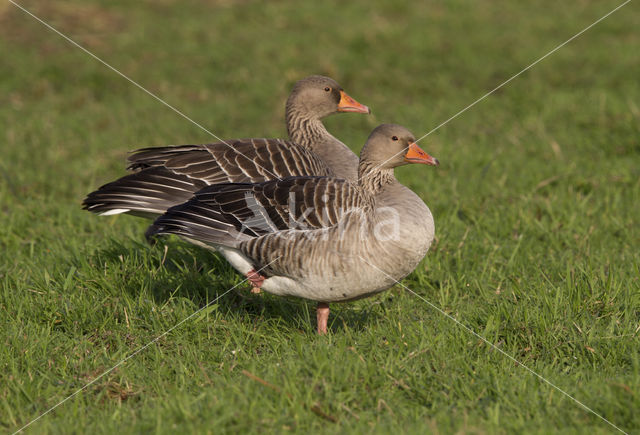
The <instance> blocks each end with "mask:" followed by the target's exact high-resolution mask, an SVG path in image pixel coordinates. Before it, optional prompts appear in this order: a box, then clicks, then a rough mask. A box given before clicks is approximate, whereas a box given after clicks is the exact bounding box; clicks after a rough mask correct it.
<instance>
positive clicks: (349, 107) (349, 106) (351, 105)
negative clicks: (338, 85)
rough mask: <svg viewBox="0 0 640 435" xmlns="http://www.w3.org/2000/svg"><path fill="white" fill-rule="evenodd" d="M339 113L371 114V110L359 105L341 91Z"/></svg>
mask: <svg viewBox="0 0 640 435" xmlns="http://www.w3.org/2000/svg"><path fill="white" fill-rule="evenodd" d="M338 112H355V113H371V109H369V108H368V107H367V106H365V105H364V104H360V103H358V102H357V101H356V100H354V99H353V98H351V97H350V96H349V95H347V93H346V92H345V91H340V102H339V103H338Z"/></svg>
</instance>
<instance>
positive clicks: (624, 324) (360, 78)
mask: <svg viewBox="0 0 640 435" xmlns="http://www.w3.org/2000/svg"><path fill="white" fill-rule="evenodd" d="M619 3H620V2H618V1H610V0H606V1H598V2H596V1H580V2H558V1H546V2H544V3H543V4H539V2H535V4H534V3H533V2H532V3H531V4H526V2H517V3H516V2H506V1H499V2H471V1H461V0H456V1H453V2H446V3H445V2H426V3H423V2H397V1H395V0H394V1H391V0H388V1H375V2H370V1H357V2H331V3H322V4H319V3H317V2H302V3H297V2H296V3H293V2H292V3H286V2H271V3H269V4H268V5H264V4H262V3H258V2H255V3H254V2H228V1H219V2H214V3H210V2H195V1H180V2H179V1H172V0H163V1H158V2H150V1H149V2H124V1H115V2H112V1H110V2H106V1H104V2H96V1H92V2H88V1H79V0H78V1H77V2H76V1H68V0H65V1H60V2H47V3H45V2H35V1H27V0H25V1H24V2H23V4H24V5H25V6H26V7H28V8H30V10H32V11H33V12H34V13H36V14H37V15H39V16H41V17H42V18H43V19H44V20H46V21H47V22H49V23H51V24H52V25H54V26H55V27H56V28H58V29H59V30H61V31H62V32H64V33H65V34H67V35H69V36H70V37H71V38H73V39H74V40H76V41H78V42H79V43H81V44H83V45H84V46H86V47H87V48H88V49H89V50H91V51H92V52H94V53H96V54H97V55H98V56H100V57H102V58H104V59H105V60H106V61H107V62H109V63H111V64H112V65H114V66H115V67H116V68H118V69H120V70H122V71H123V72H124V73H125V74H127V75H129V76H130V77H132V78H133V79H134V80H136V81H138V82H140V83H141V84H142V85H143V86H145V87H147V88H148V89H150V90H151V91H153V92H155V93H157V94H158V95H159V96H161V97H162V98H163V99H165V100H166V101H167V102H169V103H170V104H173V105H175V106H176V107H177V108H179V109H180V110H182V111H184V112H185V113H186V114H188V115H189V116H190V117H192V118H193V119H194V120H196V121H197V122H199V123H201V124H202V125H204V126H205V127H207V128H208V129H210V130H212V131H213V132H215V133H216V134H217V135H219V136H220V137H238V136H240V137H248V136H271V137H282V136H284V135H285V128H284V122H283V120H282V118H283V106H284V100H285V98H286V96H287V93H288V90H289V89H290V87H291V85H292V83H293V82H294V81H295V80H296V79H298V78H301V77H304V76H306V75H308V74H313V73H320V74H327V75H331V76H332V77H334V78H336V79H337V80H338V81H339V82H340V83H341V84H342V85H343V86H344V88H345V89H346V90H347V91H348V92H349V93H350V94H351V95H352V96H354V97H355V98H356V99H358V100H359V101H361V102H363V103H364V104H367V105H369V106H370V107H372V109H373V111H374V115H372V116H369V117H366V116H360V115H340V116H335V117H333V118H331V119H329V120H328V122H327V124H328V126H329V128H330V130H331V131H332V132H334V134H336V136H338V137H339V138H341V139H343V140H344V141H345V142H346V143H348V144H350V145H351V146H353V148H354V149H355V150H358V149H359V147H360V146H361V144H362V143H364V140H365V139H366V137H367V135H368V134H369V132H370V130H371V129H372V128H373V127H374V126H376V125H377V124H379V123H381V122H395V123H399V124H403V125H406V126H407V127H409V128H410V129H411V130H412V131H413V132H414V133H415V134H416V135H421V134H424V133H426V132H427V131H429V130H431V129H432V128H433V127H435V126H436V125H438V124H439V123H441V122H442V121H444V120H445V119H447V118H449V117H450V116H451V115H452V114H454V113H456V112H457V111H458V110H460V109H461V108H463V107H465V106H466V105H468V104H469V103H471V102H472V101H474V100H475V99H476V98H478V97H479V96H481V95H483V94H484V93H485V92H487V91H488V90H490V89H492V88H494V87H495V86H497V85H498V84H500V83H501V82H502V81H504V80H506V79H507V78H509V77H510V76H511V75H512V74H515V73H516V72H517V71H519V70H520V69H522V68H523V67H524V66H526V65H528V64H529V63H531V62H533V61H534V60H536V59H537V58H539V57H540V56H542V55H544V54H545V53H547V52H548V51H549V50H551V49H552V48H553V47H555V46H556V45H557V44H559V43H561V42H563V41H565V40H566V39H568V38H569V37H571V36H572V35H574V34H575V33H577V32H578V31H580V30H582V29H583V28H584V27H586V26H587V25H589V24H591V23H592V22H593V21H595V20H596V19H598V18H600V17H601V16H602V15H604V14H605V13H607V12H608V11H610V10H611V9H613V8H614V7H615V6H617V5H618V4H619ZM639 20H640V11H639V10H638V5H637V4H636V3H635V2H631V3H630V4H628V5H627V6H625V7H624V8H623V9H621V10H620V11H618V12H617V13H615V14H614V15H612V16H611V17H609V18H607V19H606V20H605V21H603V22H602V23H600V24H598V25H597V26H595V27H594V28H592V29H591V30H589V31H588V32H586V33H585V34H584V35H582V36H581V37H580V38H578V39H577V40H575V41H573V42H571V43H570V44H569V45H567V46H566V47H564V48H562V49H561V50H559V51H558V52H556V53H555V54H553V55H552V56H550V57H549V58H547V59H545V60H544V61H543V62H541V63H540V64H538V65H536V66H535V67H534V68H532V69H531V70H530V71H528V72H526V73H524V74H522V75H521V76H520V77H518V78H517V79H515V80H513V81H512V82H511V83H509V84H508V85H507V86H505V87H504V88H502V89H501V90H499V91H498V92H496V93H495V94H494V95H492V96H490V97H489V98H487V99H486V100H484V101H482V102H481V103H479V104H478V105H476V106H474V107H473V108H472V109H470V110H469V111H467V112H465V113H464V114H463V115H461V116H459V117H458V118H456V119H455V120H453V121H451V122H450V123H449V124H447V125H446V126H444V127H442V128H440V129H439V130H437V131H436V132H435V133H433V134H432V135H430V136H429V137H428V138H426V139H425V140H423V141H422V142H421V146H422V147H423V148H424V149H425V150H427V151H428V152H429V153H431V154H433V155H435V156H437V157H438V158H439V159H440V161H441V163H442V166H441V167H440V168H439V169H433V168H426V167H407V168H401V169H399V170H398V171H397V175H398V178H399V179H400V180H401V181H402V182H404V183H405V184H407V185H408V186H410V187H411V188H412V189H414V190H415V191H416V192H417V193H418V194H419V195H420V196H421V197H422V198H423V199H424V200H425V201H426V202H427V204H428V205H429V206H430V208H431V210H432V212H433V214H434V217H435V221H436V230H437V241H436V243H435V244H434V246H433V248H432V249H431V251H430V252H429V254H428V255H427V257H426V259H425V260H424V261H423V262H422V264H421V265H420V266H419V267H418V269H417V270H416V271H415V272H414V273H413V274H412V275H411V276H409V277H408V278H407V279H406V280H405V281H404V282H403V284H405V285H407V286H408V287H409V288H411V289H413V290H414V291H416V292H417V293H418V294H420V295H421V296H423V297H424V298H426V299H427V300H429V301H431V302H432V303H434V304H435V305H437V306H438V307H440V308H441V309H442V310H444V311H445V312H447V313H449V314H451V315H453V316H455V317H456V318H457V319H459V320H460V321H461V322H463V323H464V324H465V325H467V326H468V327H469V328H471V329H473V330H474V331H476V332H477V333H479V334H481V335H482V336H484V337H486V338H487V340H489V341H490V342H491V343H494V344H495V345H496V346H498V347H499V348H500V349H502V350H504V351H505V352H507V353H509V354H510V355H513V356H514V357H515V358H516V359H518V360H519V361H520V362H522V363H523V364H525V365H527V366H528V367H530V368H531V369H533V370H535V371H536V372H537V373H539V374H540V375H542V376H544V377H545V378H546V379H548V380H549V381H550V382H552V383H554V384H556V385H557V386H558V387H559V388H561V389H563V390H565V391H567V392H568V393H569V394H571V395H573V396H574V397H575V398H576V399H578V400H580V401H582V402H583V403H584V404H586V405H587V406H589V407H591V408H592V409H594V410H595V411H596V412H598V413H600V414H601V415H603V416H604V417H606V418H607V419H609V420H610V421H611V422H613V423H614V424H615V425H617V426H619V427H621V428H622V429H624V430H626V431H627V432H630V433H640V412H638V410H639V409H640V352H638V349H640V331H639V327H640V281H639V277H640V251H639V247H640V231H639V228H638V217H639V216H640V201H639V199H640V181H639V180H640V145H639V143H640V142H639V139H640V128H639V126H640V82H639V81H638V79H637V77H639V76H640V57H638V46H639V44H640V34H639V33H638V31H637V23H638V21H639ZM0 50H1V52H2V53H3V55H2V56H0V77H1V79H0V126H1V128H0V133H1V134H0V144H1V145H0V149H1V152H2V159H0V180H1V181H0V283H1V284H0V325H1V327H0V429H2V430H3V431H6V432H12V431H14V430H17V429H18V428H20V427H21V426H22V425H24V424H26V423H28V422H29V421H30V420H31V419H33V418H35V417H36V416H38V415H39V414H41V413H42V412H44V411H45V410H47V409H48V408H49V407H51V406H53V405H55V404H56V403H57V402H58V401H60V400H62V399H64V398H65V397H67V396H68V395H69V394H71V393H72V392H74V391H75V390H76V389H78V388H80V387H82V386H83V385H85V384H86V383H87V382H88V381H90V380H92V379H94V378H95V376H97V375H99V374H100V373H102V372H103V371H104V370H106V369H108V368H110V367H112V366H113V365H114V364H116V363H117V362H118V361H120V360H121V359H122V358H124V357H126V356H127V355H129V354H131V353H132V352H134V351H135V350H136V349H138V348H139V347H140V346H143V345H145V344H146V343H148V342H149V341H150V340H152V339H154V338H155V337H157V336H158V335H160V334H161V333H163V332H164V331H166V330H168V329H169V328H172V327H173V326H174V325H176V324H177V323H178V322H180V321H182V320H183V319H185V318H186V317H188V316H189V315H191V314H192V313H194V312H195V311H196V310H198V309H199V308H200V307H203V306H205V304H207V303H208V302H211V301H213V300H214V299H215V298H216V295H220V294H222V293H224V292H225V291H226V290H227V289H229V288H230V287H232V286H234V285H236V284H238V283H239V282H240V281H241V278H240V277H239V276H238V275H236V274H235V273H234V271H233V270H232V269H231V268H230V267H229V266H228V265H227V264H226V263H225V262H224V261H223V260H222V259H220V258H218V257H216V256H214V255H212V254H210V253H208V252H205V251H203V250H201V249H199V248H196V247H192V246H190V245H188V244H186V243H183V242H180V241H179V240H177V239H170V240H168V241H167V242H166V245H165V244H158V245H156V246H153V247H150V246H148V245H147V244H146V243H145V242H144V237H143V232H144V229H145V225H146V224H147V223H146V222H145V221H143V220H141V219H136V218H133V217H128V216H119V217H110V218H100V217H97V216H94V215H91V214H89V213H87V212H84V211H82V210H81V209H80V203H81V201H82V198H83V197H84V195H85V194H86V193H88V192H89V191H91V190H93V189H95V188H96V187H98V186H99V185H101V184H102V183H104V182H107V181H110V180H112V179H114V178H116V177H119V176H120V175H122V174H124V159H125V156H126V152H127V151H129V150H132V149H135V148H138V147H143V146H160V145H166V144H179V143H203V142H208V141H211V140H212V138H211V137H210V136H209V135H207V134H206V133H205V132H203V131H202V130H200V129H198V128H197V127H196V126H194V125H193V124H191V123H189V122H188V121H186V120H185V119H183V118H181V117H180V116H178V115H177V114H176V113H174V112H172V111H171V110H169V109H167V108H166V107H165V106H163V105H162V104H160V103H159V102H158V101H156V100H154V99H152V98H151V97H149V96H148V95H146V94H144V93H143V92H142V91H140V90H139V89H137V88H135V87H134V86H133V85H131V84H130V83H128V82H127V81H125V80H124V79H122V78H121V77H119V76H117V75H116V74H115V73H114V72H112V71H110V70H108V69H107V68H105V67H104V66H103V65H101V64H100V63H98V62H97V61H96V60H94V59H92V58H90V57H89V56H87V55H86V54H85V53H83V52H81V51H80V50H79V49H77V48H75V47H73V46H72V45H70V44H69V43H68V42H66V41H64V40H63V39H62V38H60V37H59V36H57V35H55V34H54V33H52V32H51V31H49V30H47V29H46V28H45V27H44V26H42V25H41V24H39V23H38V22H37V21H35V20H34V19H32V18H31V17H29V16H27V15H25V14H24V13H22V12H20V11H19V10H17V9H16V8H15V7H13V6H11V5H10V4H9V3H2V5H1V6H0ZM165 246H166V249H167V250H166V251H165ZM313 318H314V312H313V305H312V304H310V303H307V302H305V301H303V300H295V299H284V298H277V297H275V296H271V295H268V294H262V295H252V294H250V293H249V292H248V287H247V286H246V285H241V286H239V287H238V288H237V289H235V290H233V291H232V292H230V293H229V294H227V295H226V296H224V297H223V298H221V299H220V300H219V301H217V303H215V304H214V305H212V306H211V307H210V308H207V309H206V310H204V311H203V312H202V313H200V314H198V315H196V316H195V317H194V318H192V319H190V320H188V321H186V322H185V323H183V324H182V325H180V326H179V327H177V328H176V329H174V330H173V331H172V332H170V333H169V334H167V335H166V336H164V337H162V338H161V339H160V340H158V342H157V343H155V344H153V345H151V346H149V347H148V348H146V349H145V350H143V351H142V352H140V353H139V354H137V355H135V356H134V357H133V358H131V359H130V360H129V361H128V362H127V363H126V364H124V365H122V366H120V367H119V368H118V369H116V370H114V371H113V372H111V373H109V374H108V375H106V376H104V377H102V378H101V379H99V380H98V381H97V382H95V383H94V384H92V385H91V386H89V387H88V388H87V389H86V390H85V391H83V392H82V393H80V394H78V395H76V396H74V397H73V398H72V399H70V400H68V401H67V402H65V403H64V404H63V405H61V406H60V407H59V408H57V409H56V410H55V411H53V412H52V413H50V414H48V415H46V416H44V417H43V418H42V419H40V420H39V421H37V422H35V423H34V424H33V425H32V426H31V427H30V428H29V429H28V430H27V432H30V433H43V432H50V433H73V432H102V433H107V432H109V433H111V432H113V431H119V432H121V433H125V432H126V433H128V432H142V431H154V432H159V433H165V432H167V433H168V432H175V431H176V430H180V431H184V432H211V433H224V432H237V431H261V430H267V431H276V432H281V431H299V432H303V431H326V432H336V431H340V432H347V433H349V432H351V433H359V432H376V433H385V432H388V431H403V432H409V433H419V432H425V431H433V432H440V433H454V432H462V433H513V432H524V433H547V432H562V433H584V432H587V431H589V432H593V433H609V432H611V431H612V430H613V428H612V427H611V426H609V425H607V424H606V423H605V422H603V421H602V420H600V419H599V418H597V417H596V416H594V415H593V414H590V413H588V412H586V411H585V410H584V409H582V408H581V407H580V406H578V405H577V404H576V403H574V402H573V401H571V400H570V399H568V398H567V397H564V396H563V395H562V394H560V393H559V392H558V391H556V390H554V389H553V388H551V387H549V386H548V385H547V384H545V383H543V382H541V381H540V380H539V379H537V378H536V377H534V376H533V375H531V374H530V373H529V372H527V371H526V370H525V369H524V368H523V367H521V366H518V365H517V364H514V362H513V361H511V360H509V359H508V358H506V357H505V356H504V355H502V354H500V353H499V352H497V351H495V350H494V349H492V348H491V347H489V346H488V345H486V344H484V343H483V342H482V341H480V340H479V339H478V338H476V337H474V336H473V335H471V334H470V333H469V332H467V331H465V330H464V329H463V328H461V327H460V326H458V325H456V324H455V323H454V322H453V321H451V320H450V319H447V318H446V317H445V316H443V315H442V314H441V313H438V312H437V311H435V310H433V309H432V308H431V307H429V306H428V305H427V304H426V303H424V302H422V301H421V300H420V299H418V298H417V297H415V296H413V295H412V294H410V293H409V292H406V291H404V290H403V289H402V288H401V287H399V286H397V287H396V288H393V289H391V290H390V291H388V292H385V293H383V294H381V295H379V296H377V297H373V298H370V299H365V300H362V301H358V302H356V303H348V304H342V305H340V304H334V305H333V306H332V318H331V321H332V324H331V333H330V334H329V335H328V336H325V337H318V336H316V335H315V334H314V321H313ZM258 379H260V380H263V381H265V382H266V383H267V385H265V384H264V383H263V382H260V380H258ZM321 414H326V415H328V416H330V417H331V418H332V419H334V420H336V421H337V422H336V423H332V422H329V421H327V419H326V418H325V417H323V416H322V415H321Z"/></svg>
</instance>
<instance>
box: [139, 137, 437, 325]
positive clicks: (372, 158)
mask: <svg viewBox="0 0 640 435" xmlns="http://www.w3.org/2000/svg"><path fill="white" fill-rule="evenodd" d="M414 142H415V138H414V136H413V135H412V134H411V133H410V132H409V131H408V130H407V129H405V128H404V127H401V126H398V125H393V124H384V125H381V126H379V127H377V128H376V129H375V130H374V131H373V132H372V133H371V135H370V136H369V139H368V140H367V143H366V144H365V146H364V148H363V150H362V153H361V158H360V164H359V180H358V182H357V183H351V182H348V181H346V180H344V179H339V178H336V177H309V176H307V177H294V178H287V179H284V180H273V181H267V182H262V183H257V184H250V183H238V184H227V185H216V186H209V187H207V188H204V189H202V190H201V191H199V192H197V193H196V195H195V197H194V198H193V199H191V200H190V201H188V202H187V203H185V204H182V205H179V206H176V207H173V208H171V209H169V210H168V211H167V213H166V214H164V215H163V216H161V217H160V218H158V219H157V220H156V221H155V222H154V224H153V225H152V226H151V227H150V228H149V231H148V234H149V235H156V234H177V235H179V236H182V237H184V238H186V239H188V240H192V241H195V242H197V243H201V244H205V245H208V246H211V247H213V248H215V249H218V250H220V252H222V254H223V255H225V257H226V258H227V259H228V260H229V261H230V262H231V264H232V265H233V266H234V267H235V268H236V269H237V270H238V271H240V272H241V273H243V274H245V275H247V276H249V277H254V274H255V271H256V270H261V272H260V274H261V275H262V276H261V278H262V280H259V279H253V278H252V282H254V283H255V282H259V283H260V284H259V286H260V287H261V288H262V289H264V290H266V291H268V292H271V293H274V294H278V295H292V296H299V297H304V298H307V299H311V300H315V301H318V302H319V303H320V304H319V311H318V319H319V326H318V332H320V333H324V332H326V316H328V306H327V305H326V304H327V303H328V302H335V301H348V300H353V299H358V298H361V297H366V296H369V295H371V294H374V293H377V292H379V291H382V290H384V289H386V288H389V287H390V286H391V285H393V284H394V283H395V280H400V279H402V278H404V277H405V276H406V275H407V274H409V273H410V272H411V271H412V270H413V269H414V268H415V266H416V265H417V264H418V262H419V261H420V260H421V259H422V258H423V257H424V255H425V253H426V252H427V250H428V248H429V246H430V244H431V241H432V240H433V236H434V225H433V218H432V216H431V212H430V211H429V209H428V208H427V206H426V205H425V204H424V203H423V202H422V200H421V199H420V198H419V197H418V196H417V195H416V194H415V193H413V192H412V191H411V190H409V189H408V188H406V187H404V186H402V185H401V184H400V183H399V182H398V181H397V180H396V179H395V177H394V174H393V171H394V168H395V167H397V166H401V165H404V164H407V163H424V164H430V165H437V164H438V161H437V160H436V159H434V158H433V157H431V156H429V155H428V154H426V153H425V152H424V151H422V150H420V148H419V147H418V146H417V145H416V144H415V143H414ZM390 217H393V219H395V221H393V222H391V224H397V227H394V226H393V225H391V226H390V227H389V226H388V225H387V222H390V220H389V219H390ZM396 229H397V231H396ZM381 271H384V273H381Z"/></svg>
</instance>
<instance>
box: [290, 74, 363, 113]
mask: <svg viewBox="0 0 640 435" xmlns="http://www.w3.org/2000/svg"><path fill="white" fill-rule="evenodd" d="M287 110H293V111H295V112H297V114H298V116H301V117H304V118H308V119H314V118H315V119H322V118H324V117H326V116H329V115H332V114H334V113H338V112H355V113H371V110H370V109H369V108H368V107H367V106H365V105H364V104H360V103H358V102H357V101H356V100H354V99H353V98H351V97H350V96H349V95H348V94H347V93H346V92H345V91H344V90H343V89H342V87H341V86H340V85H339V84H338V82H336V81H335V80H333V79H331V78H329V77H324V76H310V77H306V78H304V79H302V80H299V81H298V82H296V84H295V85H294V86H293V89H292V91H291V94H290V95H289V99H288V100H287Z"/></svg>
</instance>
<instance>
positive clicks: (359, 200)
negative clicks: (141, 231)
mask: <svg viewBox="0 0 640 435" xmlns="http://www.w3.org/2000/svg"><path fill="white" fill-rule="evenodd" d="M372 201H373V200H372V199H371V197H370V196H368V195H366V194H364V193H362V192H361V191H360V189H358V187H357V186H354V185H353V184H351V183H349V182H348V181H346V180H342V179H337V178H330V177H291V178H286V179H283V180H275V181H268V182H264V183H258V184H248V183H235V184H222V185H213V186H208V187H205V188H204V189H202V190H200V191H199V192H197V193H196V195H195V197H194V198H193V199H191V200H190V201H188V202H186V203H185V204H181V205H179V206H176V207H173V208H171V209H170V210H168V211H167V213H165V214H164V215H163V216H161V217H159V218H158V219H157V220H156V221H155V222H154V224H153V226H152V227H151V228H150V229H149V231H148V233H147V234H148V235H154V234H169V233H171V234H178V235H181V236H184V237H187V238H190V239H195V240H200V241H203V242H213V243H218V244H223V245H225V246H230V247H236V246H238V243H239V242H240V241H245V240H249V239H252V238H256V237H260V236H262V235H265V234H269V233H279V232H283V231H288V230H317V229H321V228H328V227H331V226H334V225H337V224H338V223H339V221H340V219H341V218H342V217H343V216H344V215H345V213H347V212H349V211H350V210H353V209H358V210H366V209H368V208H370V207H372V205H373V202H372ZM207 225H208V226H209V230H206V229H205V228H204V227H206V226H207ZM225 231H226V232H227V234H228V237H227V238H226V239H225V237H223V236H222V235H221V233H224V232H225ZM239 235H242V237H239ZM214 240H216V241H215V242H214Z"/></svg>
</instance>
